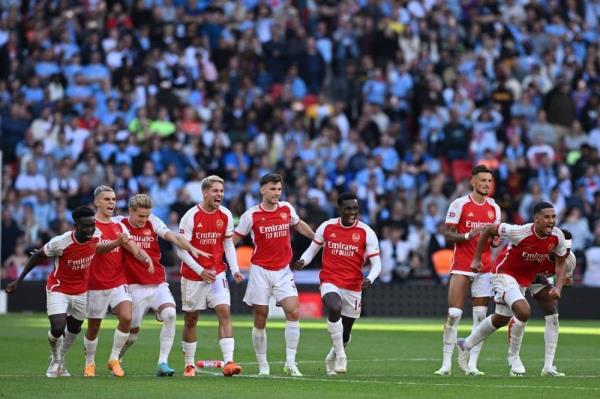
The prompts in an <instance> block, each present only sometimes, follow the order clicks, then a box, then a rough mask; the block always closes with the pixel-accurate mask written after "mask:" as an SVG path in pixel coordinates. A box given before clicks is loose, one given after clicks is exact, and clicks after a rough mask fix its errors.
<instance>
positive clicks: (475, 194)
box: [471, 191, 486, 204]
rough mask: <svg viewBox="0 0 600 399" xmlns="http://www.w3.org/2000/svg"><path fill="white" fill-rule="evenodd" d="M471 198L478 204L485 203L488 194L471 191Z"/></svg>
mask: <svg viewBox="0 0 600 399" xmlns="http://www.w3.org/2000/svg"><path fill="white" fill-rule="evenodd" d="M471 199H472V200H473V201H475V202H476V203H478V204H483V203H484V202H485V199H486V196H485V195H481V194H479V193H478V192H477V191H473V192H471Z"/></svg>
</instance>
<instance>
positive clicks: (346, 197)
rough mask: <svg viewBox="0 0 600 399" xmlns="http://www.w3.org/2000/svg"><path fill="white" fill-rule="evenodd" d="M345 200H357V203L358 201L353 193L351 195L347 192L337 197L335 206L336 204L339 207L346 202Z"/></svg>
mask: <svg viewBox="0 0 600 399" xmlns="http://www.w3.org/2000/svg"><path fill="white" fill-rule="evenodd" d="M347 200H357V201H358V197H357V196H356V194H354V193H351V192H349V191H346V192H344V193H341V194H340V196H339V197H338V199H337V204H338V206H341V205H342V203H343V202H344V201H347Z"/></svg>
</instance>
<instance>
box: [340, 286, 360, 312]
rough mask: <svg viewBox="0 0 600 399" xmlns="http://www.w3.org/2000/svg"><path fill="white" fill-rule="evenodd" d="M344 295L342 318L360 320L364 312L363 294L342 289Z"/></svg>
mask: <svg viewBox="0 0 600 399" xmlns="http://www.w3.org/2000/svg"><path fill="white" fill-rule="evenodd" d="M340 291H341V294H342V316H346V317H350V318H352V319H358V318H360V311H361V310H362V292H360V291H359V292H356V291H349V290H345V289H341V290H340Z"/></svg>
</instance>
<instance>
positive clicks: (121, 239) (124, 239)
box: [117, 233, 131, 246]
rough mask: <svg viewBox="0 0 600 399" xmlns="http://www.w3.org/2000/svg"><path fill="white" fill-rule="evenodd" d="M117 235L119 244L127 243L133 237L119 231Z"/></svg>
mask: <svg viewBox="0 0 600 399" xmlns="http://www.w3.org/2000/svg"><path fill="white" fill-rule="evenodd" d="M117 236H118V238H117V242H118V243H119V246H121V245H125V244H127V243H128V242H129V240H131V237H129V236H128V235H127V234H125V233H119V234H117Z"/></svg>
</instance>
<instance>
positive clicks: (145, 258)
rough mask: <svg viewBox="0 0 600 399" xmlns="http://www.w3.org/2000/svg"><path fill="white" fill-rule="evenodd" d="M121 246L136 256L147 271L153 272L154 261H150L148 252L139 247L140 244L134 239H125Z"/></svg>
mask: <svg viewBox="0 0 600 399" xmlns="http://www.w3.org/2000/svg"><path fill="white" fill-rule="evenodd" d="M123 248H125V250H127V251H128V252H129V253H130V254H132V255H133V257H134V258H136V259H137V260H138V261H140V262H142V263H144V264H145V265H147V266H148V271H149V272H150V273H154V262H152V258H151V257H150V255H148V253H147V252H146V251H144V250H143V249H142V248H140V246H139V245H137V243H136V242H135V241H133V240H129V241H127V242H126V243H125V244H124V245H123Z"/></svg>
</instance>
